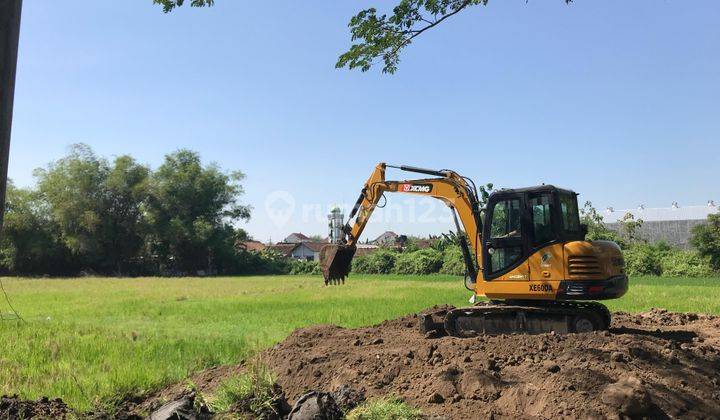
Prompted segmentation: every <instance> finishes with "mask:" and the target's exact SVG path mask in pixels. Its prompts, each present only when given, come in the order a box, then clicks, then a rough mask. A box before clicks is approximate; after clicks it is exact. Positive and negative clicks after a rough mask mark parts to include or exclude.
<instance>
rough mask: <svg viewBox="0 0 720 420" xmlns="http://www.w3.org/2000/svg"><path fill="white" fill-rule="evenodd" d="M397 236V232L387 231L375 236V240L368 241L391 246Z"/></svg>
mask: <svg viewBox="0 0 720 420" xmlns="http://www.w3.org/2000/svg"><path fill="white" fill-rule="evenodd" d="M399 237H400V236H399V235H398V234H397V233H395V232H391V231H387V232H385V233H383V234H382V235H380V236H378V237H377V238H375V240H373V241H370V243H371V244H373V245H377V246H393V245H395V244H396V243H397V240H398V238H399Z"/></svg>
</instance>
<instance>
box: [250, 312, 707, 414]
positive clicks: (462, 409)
mask: <svg viewBox="0 0 720 420" xmlns="http://www.w3.org/2000/svg"><path fill="white" fill-rule="evenodd" d="M263 360H264V361H265V363H267V364H268V365H269V366H271V367H273V368H274V369H275V371H276V373H277V374H278V383H279V385H280V386H281V387H282V389H283V391H284V392H285V394H286V396H287V398H288V400H289V401H294V400H295V399H297V398H298V397H299V396H300V395H302V394H304V393H305V392H307V391H308V390H321V391H333V390H335V389H337V388H339V387H340V386H343V385H345V386H349V387H351V388H353V389H357V390H360V391H362V392H364V393H365V394H366V396H367V397H368V398H372V397H376V396H382V395H388V394H390V395H396V396H399V397H402V398H403V399H405V401H407V402H408V403H409V404H411V405H413V406H415V407H418V408H420V409H422V411H423V412H424V413H425V414H428V415H433V416H440V417H445V418H478V417H490V416H494V417H495V418H499V417H508V418H511V417H512V418H516V417H536V418H556V417H560V416H569V417H583V418H586V417H600V418H605V417H618V416H629V417H652V418H663V417H683V418H720V318H718V317H712V316H707V315H697V314H677V313H669V312H667V311H664V310H661V309H654V310H652V311H650V312H646V313H640V314H633V315H631V314H626V313H616V314H614V317H613V324H612V328H611V330H610V331H608V332H601V333H588V334H567V335H557V334H553V333H550V334H542V335H501V336H485V337H477V338H469V339H468V338H466V339H459V338H452V337H441V338H435V339H428V338H426V337H425V336H423V335H422V334H420V332H419V329H418V316H417V315H412V316H408V317H403V318H400V319H396V320H392V321H386V322H384V323H382V324H380V325H377V326H375V327H371V328H360V329H343V328H340V327H337V326H329V325H325V326H316V327H311V328H306V329H301V330H297V331H295V332H294V333H293V334H292V335H291V336H289V337H288V338H287V339H286V340H285V341H283V342H282V343H280V344H278V345H276V346H275V347H274V348H272V349H269V350H267V351H266V352H265V353H264V355H263Z"/></svg>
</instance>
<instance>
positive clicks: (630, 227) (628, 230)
mask: <svg viewBox="0 0 720 420" xmlns="http://www.w3.org/2000/svg"><path fill="white" fill-rule="evenodd" d="M642 225H643V220H642V219H637V220H636V219H635V216H634V215H633V214H632V213H629V212H628V213H625V216H623V218H622V219H620V226H621V227H622V236H623V237H624V238H625V239H627V240H628V242H630V243H635V242H638V241H641V240H642V238H640V235H639V230H640V229H641V228H642Z"/></svg>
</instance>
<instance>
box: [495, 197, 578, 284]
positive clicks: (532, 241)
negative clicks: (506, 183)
mask: <svg viewBox="0 0 720 420" xmlns="http://www.w3.org/2000/svg"><path fill="white" fill-rule="evenodd" d="M577 196H578V194H577V193H575V192H573V191H570V190H565V189H561V188H557V187H554V186H552V185H542V186H538V187H530V188H518V189H503V190H500V191H497V192H495V193H493V194H491V195H490V197H489V198H488V203H487V206H486V210H485V218H484V219H485V223H484V224H483V233H482V238H483V244H482V248H483V249H482V253H483V261H484V267H483V273H484V278H485V280H493V279H495V278H498V277H500V276H502V275H503V274H506V273H508V272H509V271H512V270H513V269H515V268H516V267H517V266H519V265H520V264H522V263H523V262H525V261H526V260H527V258H528V257H529V256H530V255H532V254H533V253H534V252H535V251H537V250H539V249H540V248H543V247H545V246H548V245H552V244H555V243H562V242H569V241H582V240H584V239H585V235H586V233H587V227H586V226H584V225H581V224H580V214H579V211H578V204H577Z"/></svg>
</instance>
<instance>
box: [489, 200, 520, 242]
mask: <svg viewBox="0 0 720 420" xmlns="http://www.w3.org/2000/svg"><path fill="white" fill-rule="evenodd" d="M520 220H521V218H520V200H517V199H515V200H505V201H499V202H498V203H496V204H495V207H493V212H492V223H491V225H490V237H491V238H493V239H498V238H510V237H515V236H518V237H519V236H520V235H521V233H522V232H521V231H520Z"/></svg>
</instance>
